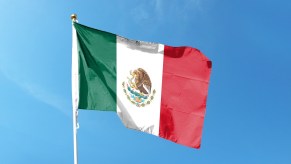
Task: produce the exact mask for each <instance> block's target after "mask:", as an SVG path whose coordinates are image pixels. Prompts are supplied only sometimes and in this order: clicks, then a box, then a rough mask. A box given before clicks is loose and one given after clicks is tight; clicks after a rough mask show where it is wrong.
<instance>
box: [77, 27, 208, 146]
mask: <svg viewBox="0 0 291 164" xmlns="http://www.w3.org/2000/svg"><path fill="white" fill-rule="evenodd" d="M72 54H73V56H72V60H73V61H72V87H73V88H72V94H73V106H74V108H75V109H89V110H102V111H113V112H116V113H117V115H118V116H119V118H120V120H121V121H122V123H123V124H124V125H125V126H126V127H127V128H130V129H135V130H139V131H142V132H146V133H149V134H153V135H155V136H159V137H162V138H164V139H167V140H171V141H173V142H176V143H179V144H182V145H186V146H189V147H193V148H199V147H200V143H201V136H202V127H203V121H204V116H205V109H206V99H207V91H208V85H209V78H210V72H211V61H210V60H209V59H208V58H207V57H206V56H204V55H203V54H202V53H201V52H200V51H199V50H198V49H195V48H192V47H170V46H167V45H163V44H158V43H151V42H143V41H136V40H130V39H127V38H124V37H121V36H118V35H115V34H112V33H108V32H104V31H100V30H96V29H93V28H90V27H86V26H84V25H81V24H78V23H76V22H75V23H73V53H72Z"/></svg>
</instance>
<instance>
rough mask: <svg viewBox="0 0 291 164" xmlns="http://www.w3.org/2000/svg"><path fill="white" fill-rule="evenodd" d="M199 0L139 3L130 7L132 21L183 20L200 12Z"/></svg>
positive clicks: (159, 0)
mask: <svg viewBox="0 0 291 164" xmlns="http://www.w3.org/2000/svg"><path fill="white" fill-rule="evenodd" d="M202 11H203V9H202V1H201V0H184V1H180V0H174V1H166V0H151V1H147V2H146V3H140V4H139V5H138V6H136V7H135V8H133V9H132V11H131V14H132V15H133V18H134V21H135V22H137V23H142V24H143V23H144V21H150V20H153V21H160V20H167V19H173V18H180V19H183V20H187V19H191V18H192V17H193V14H195V13H199V12H202Z"/></svg>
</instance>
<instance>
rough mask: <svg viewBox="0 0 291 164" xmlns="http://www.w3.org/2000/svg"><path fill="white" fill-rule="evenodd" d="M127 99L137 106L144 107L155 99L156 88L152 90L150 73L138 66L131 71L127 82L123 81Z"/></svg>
mask: <svg viewBox="0 0 291 164" xmlns="http://www.w3.org/2000/svg"><path fill="white" fill-rule="evenodd" d="M122 86H123V91H124V93H125V95H126V96H127V99H128V100H130V101H131V103H132V104H134V105H136V106H137V107H144V106H146V105H148V104H150V103H151V101H152V100H153V99H154V94H155V93H156V91H155V90H153V91H152V82H151V79H150V77H149V75H148V73H147V72H146V71H145V70H144V69H142V68H138V69H136V70H133V71H130V76H129V77H127V82H123V83H122Z"/></svg>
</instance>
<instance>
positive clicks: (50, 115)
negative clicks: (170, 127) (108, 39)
mask: <svg viewBox="0 0 291 164" xmlns="http://www.w3.org/2000/svg"><path fill="white" fill-rule="evenodd" d="M72 13H77V14H78V20H79V22H80V23H82V24H84V25H87V26H91V27H94V28H98V29H101V30H105V31H109V32H112V33H116V34H119V35H122V36H125V37H127V38H131V39H136V40H144V41H152V42H160V43H164V44H167V45H172V46H182V45H187V46H192V47H196V48H198V49H200V50H201V51H202V52H203V53H204V54H205V55H206V56H208V57H209V58H210V59H211V60H212V61H213V69H212V76H211V81H210V87H209V94H208V101H207V112H206V117H205V123H204V129H203V137H202V147H201V149H199V150H196V149H191V148H188V147H185V146H181V145H178V144H174V143H172V142H169V141H166V140H164V139H160V138H158V137H154V136H152V135H148V134H145V133H141V132H137V131H133V130H129V129H126V128H125V127H124V126H123V125H122V123H121V122H120V120H119V118H118V117H117V116H116V114H115V113H112V112H98V111H80V112H79V122H80V129H79V131H78V146H79V163H80V164H84V163H90V164H91V163H141V164H142V163H147V164H148V163H173V164H175V163H201V164H204V163H207V164H209V163H223V164H233V163H236V164H245V163H264V164H273V163H280V164H290V163H291V155H290V154H291V140H290V138H291V128H290V126H291V119H290V118H291V74H290V70H291V64H290V61H291V53H290V52H291V46H290V45H291V39H290V38H291V30H290V29H291V23H290V19H291V1H287V0H279V1H275V0H253V1H250V0H246V1H225V0H183V1H182V0H172V1H166V0H147V1H143V0H141V1H134V0H127V1H121V0H111V1H108V0H99V1H93V0H85V1H56V0H50V1H49V0H30V1H28V0H9V1H8V0H0V17H1V18H0V20H1V23H0V24H1V26H0V45H1V46H0V91H1V92H0V102H1V107H0V163H1V164H2V163H3V164H19V163H29V164H38V163H42V164H51V163H61V164H67V163H68V164H70V163H73V136H72V112H71V108H72V105H71V20H70V15H71V14H72Z"/></svg>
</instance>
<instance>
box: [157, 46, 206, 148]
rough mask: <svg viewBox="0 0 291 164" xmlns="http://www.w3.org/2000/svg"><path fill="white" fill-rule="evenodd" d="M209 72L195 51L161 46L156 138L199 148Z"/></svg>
mask: <svg viewBox="0 0 291 164" xmlns="http://www.w3.org/2000/svg"><path fill="white" fill-rule="evenodd" d="M210 72H211V61H210V60H209V59H208V58H207V57H205V56H204V55H203V54H202V53H201V52H200V51H199V50H197V49H195V48H191V47H169V46H165V49H164V66H163V82H162V101H161V114H160V130H159V136H160V137H162V138H165V139H168V140H171V141H173V142H176V143H179V144H182V145H186V146H189V147H194V148H199V147H200V143H201V135H202V127H203V121H204V115H205V109H206V98H207V91H208V84H209V78H210Z"/></svg>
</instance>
